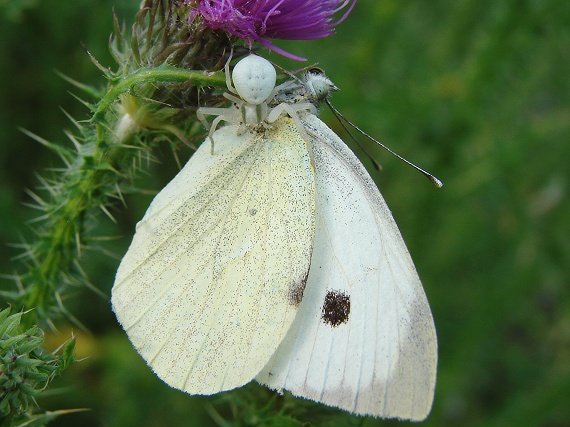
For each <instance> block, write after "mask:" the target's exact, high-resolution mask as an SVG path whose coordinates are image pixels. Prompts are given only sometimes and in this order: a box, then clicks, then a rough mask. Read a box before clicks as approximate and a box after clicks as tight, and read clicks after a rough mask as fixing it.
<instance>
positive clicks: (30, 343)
mask: <svg viewBox="0 0 570 427" xmlns="http://www.w3.org/2000/svg"><path fill="white" fill-rule="evenodd" d="M24 314H25V313H22V312H19V313H15V314H10V308H6V309H4V310H2V311H0V352H1V356H0V419H2V418H4V419H5V420H7V419H11V422H12V423H13V425H17V424H23V423H24V422H29V421H31V420H34V421H39V418H38V416H34V415H32V414H31V411H30V409H31V408H30V407H33V406H34V405H35V401H34V399H35V397H36V396H37V395H39V394H40V393H41V391H42V390H44V389H45V388H46V387H47V386H48V384H49V383H50V382H51V381H52V380H53V379H54V378H55V377H56V376H57V375H59V374H60V373H61V372H62V371H63V370H64V369H65V368H66V367H67V366H69V365H70V364H71V363H73V362H74V361H75V358H74V355H73V348H74V346H75V340H74V339H73V338H72V339H70V340H69V341H67V343H65V344H64V345H62V347H60V349H58V351H56V352H54V353H49V352H47V351H45V350H44V349H43V348H42V347H41V346H42V343H43V342H44V333H43V331H42V330H40V329H39V328H38V327H37V326H32V327H31V328H29V329H27V330H25V329H24V328H23V327H22V326H21V324H20V323H21V319H22V316H23V315H24ZM0 425H2V426H4V425H12V424H4V422H2V424H0Z"/></svg>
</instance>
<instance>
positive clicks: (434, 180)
mask: <svg viewBox="0 0 570 427" xmlns="http://www.w3.org/2000/svg"><path fill="white" fill-rule="evenodd" d="M325 102H326V103H327V105H328V106H329V108H330V109H331V111H332V113H333V114H334V115H335V117H336V118H337V119H338V120H339V122H340V123H341V125H342V127H343V128H344V130H346V132H347V133H348V134H349V135H350V137H351V138H352V139H353V140H354V141H356V143H357V144H358V146H359V147H360V148H362V150H363V151H364V152H365V153H366V155H367V156H369V157H370V158H372V157H371V156H370V154H368V152H367V151H366V150H364V148H363V147H362V145H361V144H360V143H359V142H358V141H357V140H356V138H355V137H354V136H352V135H351V133H350V132H349V131H348V129H347V126H346V125H345V123H343V122H346V123H348V124H349V125H350V126H352V127H353V128H354V129H356V130H357V131H358V132H360V133H361V134H362V135H364V136H365V137H366V138H368V139H370V140H371V141H374V142H375V143H376V144H378V145H379V146H380V147H382V148H383V149H384V150H386V151H387V152H389V153H390V154H393V155H394V156H396V157H397V158H398V159H400V160H402V161H403V162H404V163H407V164H408V165H410V166H411V167H413V168H414V169H415V170H417V171H419V172H421V173H422V174H423V175H424V176H425V177H426V178H427V179H429V180H430V182H431V183H432V184H433V185H435V186H436V187H437V188H441V187H443V182H441V181H440V180H439V179H438V178H436V177H435V176H434V175H432V174H431V173H429V172H428V171H425V170H423V169H422V168H420V167H419V166H417V165H415V164H413V163H412V162H410V161H409V160H407V159H405V158H404V157H402V156H400V155H399V154H398V153H396V152H395V151H393V150H391V149H390V148H388V147H387V146H386V145H384V144H382V143H381V142H380V141H378V140H377V139H375V138H373V137H372V136H370V135H368V134H367V133H366V132H364V131H363V130H362V129H360V128H359V127H358V126H356V125H355V124H354V123H352V122H351V121H350V120H348V119H347V118H346V117H345V116H344V115H343V114H342V113H341V112H340V111H338V110H337V109H336V108H335V107H333V105H332V104H331V102H330V101H329V100H328V99H326V100H325ZM375 164H376V162H375Z"/></svg>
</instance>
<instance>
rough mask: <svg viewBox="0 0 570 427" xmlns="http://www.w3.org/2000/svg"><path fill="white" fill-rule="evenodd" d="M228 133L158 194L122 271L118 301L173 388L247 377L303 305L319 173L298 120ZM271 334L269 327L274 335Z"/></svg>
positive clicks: (196, 389) (196, 390) (210, 386)
mask: <svg viewBox="0 0 570 427" xmlns="http://www.w3.org/2000/svg"><path fill="white" fill-rule="evenodd" d="M238 132H239V126H226V127H224V128H222V129H219V130H218V131H217V132H216V133H215V134H214V140H215V142H216V143H215V153H214V155H211V154H210V143H209V142H206V143H204V144H202V146H201V147H200V148H199V150H198V151H197V152H196V153H195V154H194V156H192V158H191V159H190V161H189V162H188V164H187V165H186V166H185V167H184V168H183V169H182V170H181V171H180V173H179V174H178V175H177V176H176V177H175V178H174V179H173V180H172V181H171V182H170V183H169V184H168V185H167V186H166V187H165V188H164V189H163V190H162V191H161V192H160V193H159V194H158V195H157V196H156V198H155V199H154V200H153V202H152V204H151V206H150V207H149V209H148V211H147V213H146V214H145V216H144V218H143V219H142V220H141V221H140V223H139V224H137V231H136V234H135V237H134V238H133V242H132V243H131V246H130V247H129V250H128V252H127V254H126V255H125V257H124V258H123V260H122V262H121V265H120V266H119V269H118V271H117V276H116V279H115V285H114V287H113V291H112V305H113V310H114V311H115V313H116V315H117V318H118V320H119V322H120V323H121V325H122V326H123V328H124V329H125V331H126V332H127V334H128V336H129V338H130V340H131V342H132V343H133V345H134V346H135V348H136V349H137V351H138V352H139V353H140V354H141V356H143V358H144V359H145V360H146V362H147V363H148V364H149V366H150V367H151V368H152V369H153V370H154V371H155V373H156V374H157V375H158V376H159V377H160V378H162V379H163V380H164V381H165V382H166V383H167V384H169V385H170V386H172V387H175V388H178V389H181V390H184V391H186V392H188V393H192V394H212V393H216V392H219V391H223V390H229V389H232V388H235V387H239V386H241V385H243V384H245V383H247V382H249V381H251V380H252V379H253V378H254V377H255V375H257V373H259V371H260V370H261V369H262V368H263V366H264V365H265V364H266V363H267V360H269V358H270V356H271V354H273V353H274V351H275V349H276V348H277V346H278V345H279V343H280V342H281V340H282V338H283V337H284V335H285V334H286V332H287V330H288V329H289V326H290V324H291V322H292V321H293V318H294V316H295V313H296V311H297V308H298V304H299V301H300V299H301V295H302V291H303V287H304V284H305V282H306V278H307V272H308V269H309V263H310V258H311V251H312V242H313V233H314V217H315V213H314V202H315V194H314V172H313V168H312V165H311V161H310V157H309V153H308V149H307V146H306V143H305V141H303V139H302V138H301V137H300V136H299V132H298V131H297V129H296V127H295V126H294V125H293V124H292V122H291V120H287V119H282V122H281V123H280V124H279V132H278V134H277V135H273V136H272V135H271V132H269V136H262V135H256V134H254V133H250V132H245V133H242V134H240V133H238ZM268 331H269V332H268Z"/></svg>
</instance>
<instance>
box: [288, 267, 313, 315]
mask: <svg viewBox="0 0 570 427" xmlns="http://www.w3.org/2000/svg"><path fill="white" fill-rule="evenodd" d="M308 277H309V270H307V273H306V274H305V277H303V278H302V279H301V280H299V281H298V282H294V283H292V284H291V287H290V288H289V295H288V300H289V304H290V305H292V306H294V307H298V306H299V304H301V301H302V300H303V293H304V292H305V286H306V285H307V278H308Z"/></svg>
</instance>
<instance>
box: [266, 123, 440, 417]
mask: <svg viewBox="0 0 570 427" xmlns="http://www.w3.org/2000/svg"><path fill="white" fill-rule="evenodd" d="M303 123H304V125H305V126H306V130H307V132H308V133H309V135H310V136H311V144H310V146H311V148H312V153H313V157H314V163H315V185H316V196H317V205H316V231H315V245H314V252H313V257H312V260H311V269H310V274H309V279H308V281H307V287H306V291H305V295H304V298H303V301H302V303H301V305H300V307H299V312H298V314H297V317H296V318H295V321H294V322H293V325H292V327H291V329H290V330H289V333H288V334H287V335H286V336H285V338H284V341H283V343H282V344H281V346H279V348H278V349H277V351H276V352H275V354H274V355H273V357H272V358H271V360H270V361H269V363H268V364H267V366H266V367H265V368H264V369H263V371H262V372H261V373H260V374H259V375H258V376H257V378H256V379H257V380H258V381H259V382H261V383H262V384H266V385H268V386H269V387H271V388H274V389H278V390H281V389H283V390H288V391H290V392H292V393H293V394H294V395H297V396H301V397H306V398H309V399H312V400H315V401H319V402H322V403H325V404H327V405H331V406H336V407H340V408H342V409H345V410H348V411H350V412H354V413H357V414H362V415H373V416H382V417H396V418H402V419H412V420H421V419H424V418H425V417H426V416H427V414H428V413H429V410H430V408H431V404H432V400H433V392H434V386H435V375H436V364H437V343H436V335H435V328H434V324H433V319H432V316H431V312H430V309H429V305H428V302H427V299H426V296H425V294H424V291H423V289H422V286H421V283H420V280H419V278H418V275H417V273H416V270H415V268H414V265H413V263H412V260H411V257H410V255H409V253H408V250H407V249H406V246H405V244H404V241H403V239H402V237H401V235H400V232H399V230H398V228H397V226H396V223H395V222H394V220H393V218H392V215H391V213H390V211H389V209H388V207H387V205H386V203H385V202H384V199H383V198H382V196H381V194H380V192H379V191H378V189H377V187H376V185H375V184H374V182H373V181H372V179H371V178H370V176H369V174H368V173H367V172H366V170H365V168H364V166H363V165H362V164H361V163H360V161H359V160H358V159H357V158H356V156H355V155H354V154H353V153H352V151H350V149H349V148H348V147H347V146H346V145H345V144H344V143H343V142H342V141H341V140H340V138H338V136H336V135H335V134H334V133H333V132H332V131H331V130H330V129H329V128H328V127H327V126H326V125H325V124H324V123H323V122H321V121H320V120H319V119H318V118H316V117H315V116H313V115H306V116H304V117H303Z"/></svg>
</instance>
